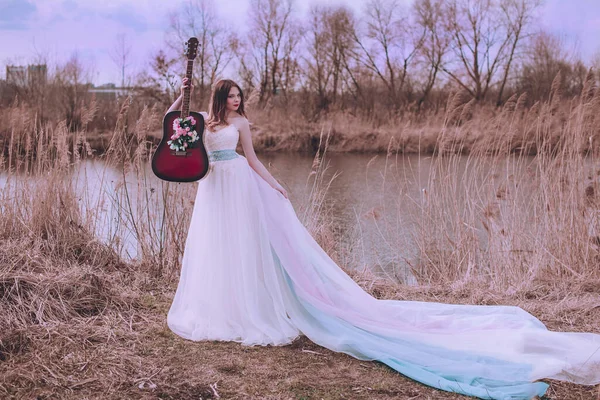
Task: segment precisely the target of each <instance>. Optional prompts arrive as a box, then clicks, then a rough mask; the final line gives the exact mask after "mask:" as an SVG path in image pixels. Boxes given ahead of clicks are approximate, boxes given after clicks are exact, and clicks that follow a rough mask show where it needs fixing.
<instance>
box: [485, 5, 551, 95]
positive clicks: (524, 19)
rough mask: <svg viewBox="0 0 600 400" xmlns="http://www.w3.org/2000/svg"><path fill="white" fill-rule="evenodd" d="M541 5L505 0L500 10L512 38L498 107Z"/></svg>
mask: <svg viewBox="0 0 600 400" xmlns="http://www.w3.org/2000/svg"><path fill="white" fill-rule="evenodd" d="M540 5H541V0H503V1H502V3H501V4H500V8H501V9H502V12H503V14H504V18H505V24H506V26H507V30H508V36H509V37H510V48H509V50H508V55H507V59H506V61H505V63H504V72H503V74H502V79H501V82H500V89H499V90H498V98H497V100H496V105H500V104H502V95H503V94H504V88H505V87H506V82H507V80H508V76H509V74H510V71H511V67H512V66H513V61H514V59H515V56H516V53H517V48H518V46H519V45H520V44H521V40H522V39H524V37H525V36H528V35H529V33H528V31H527V30H528V29H529V27H530V25H531V23H532V22H533V15H534V12H535V10H536V9H537V8H539V7H540Z"/></svg>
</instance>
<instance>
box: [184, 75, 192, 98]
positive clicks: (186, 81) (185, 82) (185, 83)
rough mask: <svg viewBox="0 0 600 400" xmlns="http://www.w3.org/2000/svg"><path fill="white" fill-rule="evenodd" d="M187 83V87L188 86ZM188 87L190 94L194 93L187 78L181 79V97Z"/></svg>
mask: <svg viewBox="0 0 600 400" xmlns="http://www.w3.org/2000/svg"><path fill="white" fill-rule="evenodd" d="M188 82H189V85H188ZM188 86H189V87H190V93H192V92H193V91H194V85H193V84H192V82H190V81H189V80H188V78H183V80H182V81H181V95H182V96H183V91H184V90H185V88H186V87H188Z"/></svg>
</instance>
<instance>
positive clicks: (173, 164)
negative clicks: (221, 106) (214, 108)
mask: <svg viewBox="0 0 600 400" xmlns="http://www.w3.org/2000/svg"><path fill="white" fill-rule="evenodd" d="M186 45H187V49H186V52H185V55H186V56H187V69H186V78H187V79H188V82H192V70H193V65H194V58H196V53H197V50H198V39H197V38H195V37H191V38H190V39H189V40H188V41H187V42H186ZM181 104H182V106H181V111H171V112H168V113H167V114H166V115H165V117H164V119H163V136H162V139H161V141H160V143H159V145H158V147H157V149H156V150H155V152H154V154H153V155H152V172H154V174H155V175H156V176H157V177H159V178H160V179H162V180H165V181H169V182H194V181H199V180H200V179H202V178H204V177H205V176H206V174H208V171H209V164H208V153H207V151H206V146H205V145H204V117H203V116H202V114H200V113H197V112H190V86H187V87H186V88H185V89H184V90H183V100H182V103H181ZM188 117H193V119H195V120H196V124H195V128H194V126H193V125H190V124H192V122H191V121H192V120H191V119H190V120H189V121H187V120H186V119H187V118H188ZM177 118H181V119H182V120H183V121H182V122H181V123H177V124H176V125H175V126H174V123H175V122H176V119H177ZM176 130H180V132H181V133H178V132H177V131H176ZM186 130H187V131H188V132H190V133H193V131H194V130H195V131H196V134H193V135H191V136H190V135H188V133H186Z"/></svg>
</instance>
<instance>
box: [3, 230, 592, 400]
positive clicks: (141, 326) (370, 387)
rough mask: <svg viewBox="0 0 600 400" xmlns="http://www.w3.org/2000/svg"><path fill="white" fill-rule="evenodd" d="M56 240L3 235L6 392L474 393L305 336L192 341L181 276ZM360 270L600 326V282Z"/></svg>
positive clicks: (96, 395)
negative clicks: (182, 307) (183, 317)
mask: <svg viewBox="0 0 600 400" xmlns="http://www.w3.org/2000/svg"><path fill="white" fill-rule="evenodd" d="M47 244H48V243H44V241H43V240H35V239H31V238H27V237H21V238H13V239H3V240H2V241H1V242H0V260H1V262H2V274H1V278H0V306H1V308H0V315H1V317H2V321H3V324H5V326H4V327H3V328H2V329H1V330H0V376H1V377H2V378H1V379H0V397H2V398H15V399H16V398H37V399H50V398H73V399H75V398H90V399H92V398H93V399H100V398H102V399H113V398H114V399H122V398H131V399H199V398H202V399H213V398H223V399H247V398H253V399H254V398H255V399H259V398H260V399H265V398H270V399H398V398H401V399H459V398H465V397H464V396H460V395H456V394H451V393H446V392H442V391H439V390H435V389H432V388H430V387H427V386H424V385H422V384H420V383H417V382H415V381H412V380H410V379H408V378H405V377H404V376H402V375H400V374H398V373H397V372H395V371H393V370H392V369H390V368H388V367H387V366H385V365H383V364H381V363H378V362H365V361H359V360H357V359H354V358H352V357H350V356H348V355H345V354H341V353H334V352H331V351H329V350H327V349H325V348H322V347H320V346H318V345H316V344H314V343H312V342H311V341H310V340H308V339H307V338H306V337H303V336H302V337H300V338H298V339H297V340H296V341H295V342H294V343H292V344H290V345H287V346H280V347H273V346H266V347H261V346H258V347H246V346H242V345H240V344H238V343H231V342H229V343H227V342H191V341H186V340H183V339H181V338H179V337H178V336H176V335H175V334H173V333H172V332H171V331H170V330H169V329H168V327H167V326H166V314H167V311H168V307H169V305H170V301H171V299H172V298H173V295H174V289H175V283H176V282H175V280H173V279H171V280H170V281H165V280H163V279H156V278H152V277H151V276H150V275H149V274H148V273H147V272H146V271H144V270H143V269H142V268H141V267H140V266H134V265H130V264H125V263H123V262H121V261H120V260H119V259H118V258H117V257H115V256H114V254H112V253H111V251H110V249H106V248H103V247H102V246H101V245H100V244H98V243H96V242H95V241H93V240H91V241H89V242H88V241H83V240H82V241H81V242H80V243H75V244H73V243H71V244H69V245H68V247H67V246H66V247H65V248H64V249H63V250H65V251H64V252H63V255H62V256H56V252H55V251H56V248H54V249H48V248H47V247H46V245H47ZM99 255H101V256H102V257H101V258H100V257H98V256H99ZM94 259H95V260H97V261H99V260H100V259H101V260H102V264H99V263H98V262H96V263H94V264H91V262H92V261H93V260H94ZM352 275H353V277H354V279H356V280H357V281H358V282H359V283H360V284H361V285H362V286H363V287H364V288H366V289H368V290H369V291H370V293H371V294H373V295H375V296H376V297H378V298H390V299H400V300H402V299H413V300H426V301H441V302H450V303H466V304H509V305H519V306H521V307H523V308H524V309H526V310H527V311H529V312H531V313H533V314H534V315H536V316H537V317H539V318H540V319H541V320H542V321H543V322H544V323H545V324H547V326H548V327H549V328H550V329H552V330H564V331H586V332H596V333H600V281H586V282H581V283H578V284H573V283H571V284H569V285H562V286H561V285H558V284H552V283H550V282H546V283H544V282H539V283H538V285H537V286H536V287H535V288H533V289H530V290H527V291H523V292H520V293H515V294H513V295H511V296H507V295H505V294H501V293H493V292H490V291H489V290H482V289H480V288H477V287H474V286H464V287H460V288H454V289H450V288H447V287H443V286H430V287H418V288H415V287H408V286H403V285H397V284H392V283H390V282H388V281H383V280H379V279H375V278H374V277H372V276H368V275H358V274H352ZM599 390H600V387H598V388H594V387H586V386H579V385H572V384H566V383H562V382H551V386H550V389H549V391H548V398H552V399H594V398H597V397H598V396H599V395H600V391H599Z"/></svg>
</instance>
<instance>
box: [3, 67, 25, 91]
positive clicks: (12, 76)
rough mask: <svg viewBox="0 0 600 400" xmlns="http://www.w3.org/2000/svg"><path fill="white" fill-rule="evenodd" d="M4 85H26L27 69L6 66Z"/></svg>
mask: <svg viewBox="0 0 600 400" xmlns="http://www.w3.org/2000/svg"><path fill="white" fill-rule="evenodd" d="M6 83H8V84H14V85H17V86H25V84H26V83H27V69H26V68H25V67H23V66H21V65H7V66H6Z"/></svg>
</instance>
